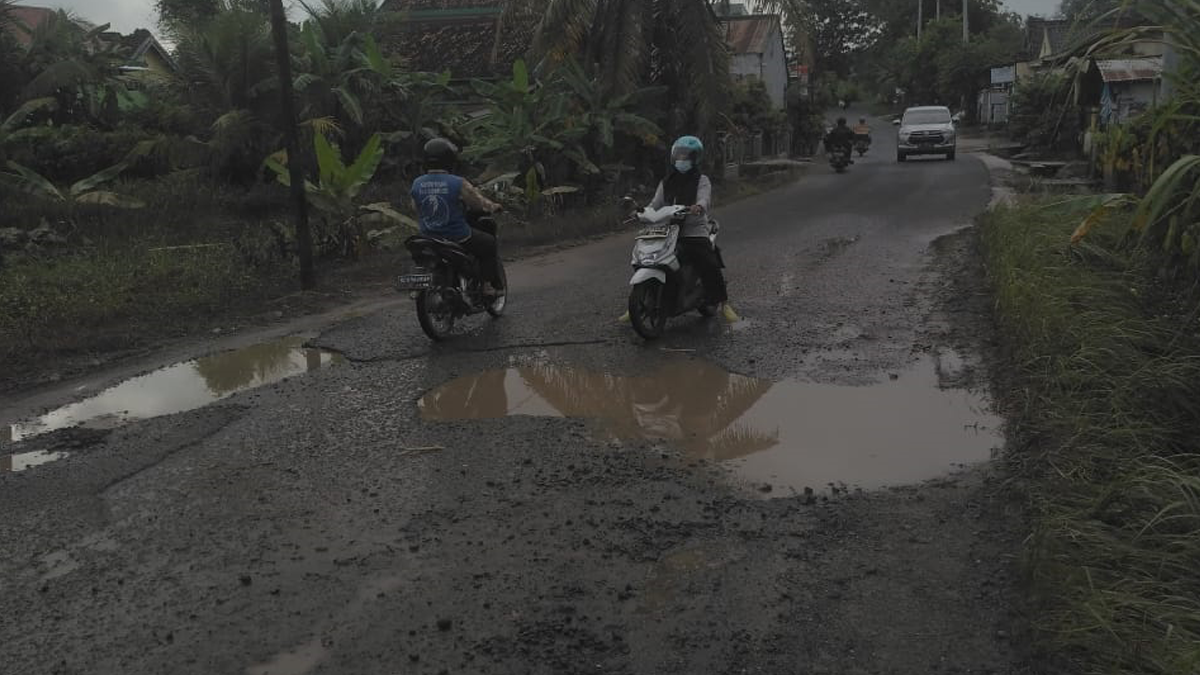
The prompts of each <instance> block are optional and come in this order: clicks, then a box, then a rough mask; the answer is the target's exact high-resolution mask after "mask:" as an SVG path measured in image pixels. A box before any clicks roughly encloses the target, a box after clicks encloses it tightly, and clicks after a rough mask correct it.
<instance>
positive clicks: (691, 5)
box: [498, 0, 730, 132]
mask: <svg viewBox="0 0 1200 675" xmlns="http://www.w3.org/2000/svg"><path fill="white" fill-rule="evenodd" d="M501 23H502V26H503V27H505V28H502V30H501V31H499V32H500V33H503V32H504V31H505V30H507V29H508V27H512V26H513V25H526V26H529V25H532V26H534V27H535V29H534V41H533V49H532V51H533V54H534V56H535V58H536V60H537V62H538V63H539V64H540V66H539V68H538V69H537V72H539V73H542V72H546V71H549V70H552V69H555V68H557V67H558V66H559V65H560V64H561V63H563V62H565V61H566V59H567V58H569V57H572V56H574V57H577V58H578V59H579V60H580V62H581V63H582V64H583V65H584V69H585V70H586V71H587V73H588V74H589V75H593V74H594V75H596V76H597V77H598V79H599V84H600V87H601V90H602V91H603V92H605V95H608V96H613V97H617V96H622V95H626V94H630V93H633V92H634V91H636V90H638V89H640V88H642V87H645V86H649V85H664V86H666V87H667V88H668V96H669V100H670V101H671V105H670V109H669V111H668V112H669V118H670V119H669V121H668V129H669V130H670V131H672V132H678V131H681V130H683V129H689V130H710V129H712V128H713V127H714V124H715V122H716V121H717V119H718V117H719V115H720V114H721V113H722V112H723V111H724V108H725V102H726V101H727V100H728V96H727V93H728V90H729V86H730V80H729V52H728V50H727V49H726V47H725V41H724V34H723V31H722V29H721V24H720V22H719V21H718V20H717V17H716V15H715V14H714V13H713V11H712V8H711V7H710V5H709V0H512V1H511V2H509V3H508V4H507V5H506V6H505V11H504V14H503V15H502V17H501ZM498 39H499V38H498Z"/></svg>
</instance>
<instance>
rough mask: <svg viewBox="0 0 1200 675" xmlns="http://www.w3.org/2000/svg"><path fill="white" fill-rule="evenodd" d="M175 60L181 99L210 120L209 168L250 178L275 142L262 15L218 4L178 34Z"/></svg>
mask: <svg viewBox="0 0 1200 675" xmlns="http://www.w3.org/2000/svg"><path fill="white" fill-rule="evenodd" d="M177 61H178V63H179V68H180V75H179V79H180V81H181V85H182V87H183V89H184V91H185V98H186V100H187V101H188V103H189V105H190V106H191V107H192V108H193V109H194V110H195V111H197V112H198V113H199V116H200V117H201V118H202V119H204V120H206V121H208V122H210V123H211V125H212V126H211V135H210V137H209V140H208V141H207V145H208V148H209V159H210V161H211V165H212V168H213V170H215V171H216V172H218V173H220V174H222V175H224V176H225V177H227V178H232V179H234V180H250V179H251V178H252V177H253V175H254V173H255V172H256V171H257V169H258V166H259V163H261V162H262V158H263V157H265V156H266V155H268V154H269V153H270V152H272V151H273V150H275V149H276V148H277V147H278V132H277V131H276V125H275V119H274V118H275V115H276V114H277V112H276V108H277V106H276V98H275V96H274V93H275V91H276V87H277V86H278V81H277V78H276V76H275V69H274V63H275V61H274V52H273V47H272V43H271V33H270V26H269V24H268V20H267V17H266V15H265V14H262V13H261V12H257V11H252V10H246V9H242V8H240V7H238V6H236V5H235V6H233V7H232V8H223V9H221V10H220V11H219V12H218V14H217V15H216V16H214V17H213V18H211V19H210V20H209V21H207V22H206V23H205V24H203V25H202V26H198V27H193V28H190V29H188V30H187V31H186V32H183V33H182V34H181V38H180V41H179V46H178V58H177Z"/></svg>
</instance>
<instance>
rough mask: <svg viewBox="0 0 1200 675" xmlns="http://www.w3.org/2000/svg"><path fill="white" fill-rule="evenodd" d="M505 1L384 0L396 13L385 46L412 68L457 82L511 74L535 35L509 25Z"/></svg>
mask: <svg viewBox="0 0 1200 675" xmlns="http://www.w3.org/2000/svg"><path fill="white" fill-rule="evenodd" d="M504 5H505V2H504V0H385V1H384V3H383V4H382V5H381V7H380V8H381V9H382V10H384V11H386V12H390V13H392V14H393V15H394V19H393V20H391V21H389V22H388V23H387V26H388V27H387V28H385V29H384V30H383V33H384V34H383V35H382V36H381V42H382V44H383V48H384V49H385V50H386V51H387V52H388V53H389V54H391V55H396V56H399V57H401V58H402V59H404V61H405V66H406V67H407V68H408V69H409V70H413V71H419V72H433V73H440V72H445V71H450V76H451V78H452V79H454V80H470V79H492V78H495V77H503V76H505V75H507V74H508V73H509V72H511V67H512V63H513V61H516V60H517V59H519V58H521V57H523V56H524V55H525V53H526V52H527V51H528V50H529V46H530V44H531V42H532V37H533V31H532V27H531V26H527V25H515V26H514V25H511V23H510V24H509V25H505V24H504V22H503V21H502V20H501V18H502V15H503V13H504Z"/></svg>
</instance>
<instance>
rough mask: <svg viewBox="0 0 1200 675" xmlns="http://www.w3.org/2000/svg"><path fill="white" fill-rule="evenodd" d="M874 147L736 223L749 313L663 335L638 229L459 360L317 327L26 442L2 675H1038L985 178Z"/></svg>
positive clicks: (14, 500)
mask: <svg viewBox="0 0 1200 675" xmlns="http://www.w3.org/2000/svg"><path fill="white" fill-rule="evenodd" d="M877 128H878V129H879V132H878V133H877V138H876V147H875V148H874V149H873V151H872V153H871V155H869V156H868V157H867V158H866V159H865V160H859V161H858V163H857V164H856V165H855V166H853V167H851V170H850V173H848V174H846V175H834V174H833V173H832V172H830V171H828V169H827V168H826V167H824V166H818V167H815V168H814V170H813V171H812V172H810V174H809V175H807V176H805V177H804V178H803V179H801V180H800V181H799V182H797V183H796V184H795V185H792V186H788V187H785V188H783V189H780V190H777V191H774V192H772V193H769V194H766V195H763V196H761V197H757V198H754V199H751V200H747V201H743V202H739V203H737V204H734V205H731V206H730V207H728V208H724V209H721V210H720V211H719V213H718V217H719V218H720V220H721V222H722V226H723V229H722V233H721V242H720V243H721V247H722V249H723V252H724V257H725V260H726V262H727V264H728V266H729V269H728V270H727V274H728V277H729V281H730V291H731V296H732V297H733V298H734V305H735V306H736V308H737V311H738V313H739V314H741V316H742V318H743V321H741V322H739V323H737V324H733V325H728V324H726V323H724V322H722V321H720V320H702V319H700V318H699V317H695V318H686V317H685V318H681V319H678V320H676V321H674V322H673V323H672V324H671V328H670V329H669V331H668V334H667V336H666V337H665V338H664V339H663V340H662V341H661V342H660V343H659V344H655V345H645V344H643V343H642V342H641V341H640V340H638V339H636V338H635V337H634V336H633V335H632V331H631V329H630V328H629V326H628V325H624V324H621V323H619V322H618V321H617V317H618V316H619V315H620V314H621V313H622V311H623V309H624V300H625V294H626V292H627V286H626V281H627V279H628V276H629V268H628V251H629V248H630V245H631V242H630V241H629V239H628V238H627V237H613V238H609V239H605V240H602V241H599V242H596V243H593V244H589V245H587V246H584V247H580V248H575V249H570V250H567V251H563V252H559V253H554V254H550V255H546V256H542V257H538V258H534V259H530V260H525V261H521V262H519V263H515V264H512V265H511V266H510V269H509V278H510V280H511V284H512V294H511V302H510V305H509V314H508V316H507V317H505V318H504V319H502V320H500V321H498V322H492V321H489V320H486V319H479V320H477V321H474V322H472V324H471V327H470V329H469V330H468V331H467V332H466V333H465V334H464V335H462V336H461V337H460V338H459V339H457V340H455V341H453V342H452V343H450V344H447V345H430V344H429V343H428V342H427V341H426V340H425V338H424V337H423V335H422V334H421V333H420V329H419V328H418V326H417V323H416V319H415V316H414V314H413V312H412V309H411V307H410V306H409V305H408V303H402V304H400V305H398V306H396V307H395V308H394V309H387V310H384V311H381V312H378V313H373V314H370V315H366V316H361V317H358V318H355V319H352V320H349V321H346V322H344V323H342V324H340V325H339V326H337V327H335V328H332V329H331V330H328V331H326V332H325V333H324V334H322V335H320V336H319V337H318V338H316V339H315V340H313V341H311V343H310V344H311V346H313V347H321V348H324V349H326V350H330V351H332V352H336V353H337V354H339V355H341V357H339V359H338V360H339V361H340V360H341V359H342V358H343V357H344V362H341V363H337V364H334V363H332V361H333V360H334V359H333V357H331V356H330V355H329V354H328V353H322V352H319V351H315V350H313V351H309V352H301V353H300V354H299V355H298V356H297V355H296V354H295V353H294V352H292V351H289V350H291V349H293V348H294V347H295V345H294V344H293V345H290V346H289V347H288V349H287V350H284V351H285V352H286V354H284V352H281V354H284V355H279V356H273V357H271V358H267V357H265V356H264V357H262V358H261V359H259V360H258V361H254V360H253V359H252V361H253V363H254V364H256V365H253V366H251V368H250V370H251V371H255V369H257V374H256V372H251V373H250V375H249V376H248V375H247V374H246V372H244V369H243V371H238V372H221V371H220V369H219V368H211V367H210V368H209V370H210V371H211V372H210V373H209V375H208V376H204V374H203V373H200V374H201V376H202V377H201V379H202V380H204V382H205V388H206V389H207V393H208V398H209V399H216V400H215V401H214V402H212V403H211V404H209V405H207V406H204V407H200V408H197V409H194V410H190V411H188V412H181V413H178V414H174V415H166V416H156V415H158V413H159V412H167V411H169V410H175V409H186V408H191V407H194V406H191V405H190V404H189V405H187V406H176V407H174V408H172V407H171V406H170V405H166V406H165V407H163V406H159V407H160V408H161V410H157V409H156V411H151V412H147V413H146V414H139V412H138V410H137V408H138V407H139V406H141V407H144V408H145V407H147V406H149V407H150V408H153V407H154V406H155V405H158V404H162V403H166V404H169V403H170V401H163V400H159V399H162V398H169V397H167V396H166V394H164V395H163V396H161V397H156V396H153V395H152V396H149V397H146V396H142V397H140V398H139V399H138V400H137V401H134V402H133V403H132V404H131V406H132V408H133V409H132V410H131V409H129V408H126V407H123V406H117V407H116V408H114V409H111V410H109V409H105V410H104V411H102V412H104V413H105V414H107V415H108V416H109V419H110V421H111V422H112V423H111V424H93V425H90V426H93V427H101V428H88V429H72V430H65V431H56V432H47V429H46V428H45V427H46V426H47V424H46V423H47V420H49V421H50V423H51V424H50V425H51V426H52V423H53V421H54V420H57V419H59V417H55V416H54V413H55V412H56V411H51V412H50V413H47V414H46V415H43V416H42V417H41V418H40V421H41V423H43V424H42V426H38V427H29V426H17V427H10V432H9V435H10V436H13V437H15V436H17V435H18V433H17V432H19V434H20V435H23V436H27V437H28V438H27V439H26V440H23V441H22V442H21V443H12V442H11V441H10V442H7V443H4V444H2V445H0V455H5V456H7V457H9V459H8V460H7V461H8V462H9V464H10V465H11V466H9V467H8V468H9V469H22V470H19V471H8V472H2V473H0V513H3V514H4V517H3V520H2V522H0V537H3V541H4V548H3V553H2V554H0V575H2V578H3V579H4V582H3V583H4V586H3V591H2V594H3V597H4V598H5V610H6V611H5V612H4V618H3V620H2V621H3V628H2V630H0V639H2V640H3V641H4V644H5V647H6V648H5V652H6V654H5V664H6V665H5V666H4V669H3V670H4V672H5V673H8V672H12V673H39V674H40V673H89V674H91V673H121V674H123V675H129V674H133V673H164V672H170V673H181V674H182V673H197V674H199V673H206V674H207V673H254V674H266V673H271V674H273V675H307V674H309V673H313V674H319V673H354V674H359V673H362V674H366V673H381V674H382V673H387V674H395V673H430V674H436V673H472V674H474V673H513V674H518V673H519V674H528V673H547V674H550V673H554V674H559V673H585V672H586V673H646V674H657V673H689V674H690V673H780V674H783V673H839V674H843V673H845V674H862V673H871V674H876V673H889V674H890V673H906V674H907V673H913V674H917V673H921V674H926V673H936V672H958V673H1016V672H1025V671H1024V670H1021V669H1020V667H1019V665H1017V664H1018V659H1017V657H1016V655H1015V654H1014V649H1013V648H1012V647H1011V646H1010V644H1009V637H1008V636H1009V634H1010V633H1011V630H1012V629H1011V628H1010V626H1009V624H1010V621H1011V619H1012V616H1011V611H1010V609H1009V606H1008V603H1007V598H1008V592H1007V591H1008V588H1009V584H1010V581H1011V570H1010V565H1011V556H1010V554H1011V552H1012V551H1015V550H1016V544H1015V542H1014V537H1015V535H1014V532H1013V529H1014V525H1013V517H1012V515H1011V514H1010V513H1009V512H1008V506H1009V505H1008V504H1006V503H1004V502H1003V501H1002V500H1001V499H999V498H998V497H996V490H995V485H994V479H993V477H992V475H991V473H990V470H989V469H988V468H987V467H986V466H980V465H979V463H980V462H982V461H983V460H986V459H987V457H988V456H989V455H990V454H991V453H993V452H994V451H995V449H996V448H998V446H999V445H1000V442H1001V441H1000V436H999V429H998V426H999V423H1000V421H999V420H998V419H997V418H996V417H995V416H994V415H992V414H991V413H990V412H989V411H988V410H987V403H986V400H987V399H986V393H985V392H984V391H983V390H982V389H983V377H982V372H981V371H982V368H981V363H982V362H981V353H982V352H981V348H982V346H983V345H985V344H986V343H987V341H988V340H989V339H990V335H989V334H988V331H989V330H990V328H989V326H988V324H987V320H986V299H983V295H982V287H981V286H980V285H979V284H980V280H979V278H978V276H979V269H978V264H977V260H976V259H975V258H974V256H973V240H972V238H971V235H970V233H969V232H963V231H962V230H961V228H963V227H964V226H966V225H968V224H969V223H970V220H971V218H972V217H973V216H974V215H975V214H977V213H978V212H979V211H981V210H982V209H983V208H984V206H985V205H986V204H987V201H988V197H989V185H988V174H987V172H986V170H985V169H984V167H983V166H982V164H980V163H979V162H978V161H977V160H976V159H974V158H972V157H970V156H964V155H960V156H959V159H958V161H957V162H944V161H938V160H933V161H929V160H918V161H911V162H908V163H905V164H896V163H895V161H894V148H893V147H892V146H891V144H890V143H891V142H890V140H889V137H890V135H891V134H890V133H889V132H890V127H885V126H884V124H883V123H879V124H878V125H877ZM292 357H296V358H297V360H296V362H295V363H293V362H292V361H290V360H289V359H291V358H292ZM264 359H265V360H267V361H271V362H272V363H275V361H278V364H277V365H278V367H279V372H282V373H286V374H292V373H293V372H294V371H296V370H301V371H304V372H305V373H306V374H303V375H299V376H296V377H289V378H286V379H279V378H278V377H274V376H272V375H271V373H272V372H275V371H273V370H272V369H271V368H267V367H266V366H264V365H263V364H262V362H263V360H264ZM272 359H275V360H274V361H272ZM314 359H315V361H314ZM322 359H325V362H323V361H322ZM197 363H199V362H197ZM325 365H330V366H332V367H323V366H325ZM293 366H295V367H294V368H293ZM190 368H191V371H189V372H188V377H187V378H186V379H187V381H188V382H189V384H188V385H187V386H191V387H196V386H199V385H197V384H196V382H197V380H196V377H195V375H196V373H195V372H192V371H196V370H197V369H196V367H195V366H194V365H193V366H190ZM235 370H236V369H235ZM201 393H204V392H198V393H196V396H197V397H198V396H199V395H200V394H201ZM214 394H220V395H214ZM100 398H101V399H102V400H103V395H102V396H101V397H100ZM188 400H189V401H191V400H192V399H191V398H189V399H188ZM197 400H199V399H198V398H197ZM62 403H72V402H70V401H63V402H62ZM85 403H86V401H85ZM78 405H79V403H78V402H76V406H78ZM69 409H70V408H63V410H69ZM75 409H78V408H75ZM58 412H61V411H58ZM113 417H115V419H113ZM72 419H74V418H72ZM0 420H3V421H4V422H8V423H19V424H29V423H30V422H29V421H28V420H26V419H25V418H24V417H22V418H21V419H5V418H3V416H2V415H0ZM38 421H39V418H36V417H35V418H33V423H37V422H38ZM35 431H36V432H37V433H34V432H35ZM43 432H45V433H43ZM36 453H43V454H36ZM18 456H22V457H23V459H20V460H17V459H16V458H17V457H18ZM18 461H19V462H21V463H22V464H21V466H19V467H18V466H16V464H17V462H18ZM33 464H37V466H33ZM964 465H970V466H973V467H975V468H971V469H968V470H963V469H962V467H963V466H964Z"/></svg>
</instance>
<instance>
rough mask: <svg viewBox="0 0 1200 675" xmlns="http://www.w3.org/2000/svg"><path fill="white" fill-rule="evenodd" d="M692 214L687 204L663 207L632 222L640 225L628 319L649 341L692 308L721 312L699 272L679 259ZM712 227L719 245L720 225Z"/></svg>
mask: <svg viewBox="0 0 1200 675" xmlns="http://www.w3.org/2000/svg"><path fill="white" fill-rule="evenodd" d="M687 213H688V208H687V207H686V206H664V207H662V208H660V209H648V208H646V209H642V210H640V211H638V212H636V213H635V214H634V218H633V219H631V220H636V222H637V223H638V224H639V226H640V227H639V229H638V233H637V237H636V239H635V240H634V244H633V269H634V272H633V278H631V279H630V280H629V285H630V286H632V289H631V290H630V291H629V321H630V323H631V324H633V329H634V330H635V331H637V334H638V335H640V336H642V337H643V338H644V339H646V340H654V339H656V338H658V337H659V336H661V335H662V333H663V330H664V329H665V328H666V325H667V319H669V318H671V317H675V316H680V315H682V314H686V313H688V312H690V311H692V310H696V311H698V312H700V314H701V315H702V316H714V315H716V313H717V310H718V309H719V308H720V305H719V303H714V302H710V301H709V300H708V298H706V297H705V295H704V286H703V284H701V282H700V275H699V273H698V272H697V271H696V270H695V269H694V268H693V267H692V266H691V265H688V264H685V263H682V262H681V261H680V260H679V233H680V228H681V227H682V225H683V221H684V219H685V218H686V217H687ZM710 223H711V227H710V229H709V235H708V238H709V241H711V242H712V244H713V246H714V247H715V246H716V244H717V222H716V221H715V220H712V221H710Z"/></svg>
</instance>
